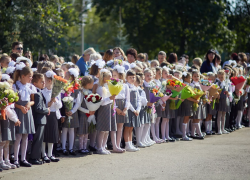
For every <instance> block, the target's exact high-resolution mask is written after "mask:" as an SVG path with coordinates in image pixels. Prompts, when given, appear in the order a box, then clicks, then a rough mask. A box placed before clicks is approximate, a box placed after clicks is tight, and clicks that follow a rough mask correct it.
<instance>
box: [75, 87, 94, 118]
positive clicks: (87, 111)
mask: <svg viewBox="0 0 250 180" xmlns="http://www.w3.org/2000/svg"><path fill="white" fill-rule="evenodd" d="M80 93H82V94H83V95H82V96H81V104H82V101H85V100H84V99H85V95H86V94H87V93H88V95H89V94H90V93H91V91H90V90H88V89H84V88H83V89H82V90H81V91H80ZM78 110H79V111H82V112H83V113H89V110H88V109H85V108H83V107H82V106H81V105H80V106H79V108H78Z"/></svg>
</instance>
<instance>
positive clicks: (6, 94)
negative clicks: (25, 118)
mask: <svg viewBox="0 0 250 180" xmlns="http://www.w3.org/2000/svg"><path fill="white" fill-rule="evenodd" d="M18 100H19V96H18V93H17V92H14V91H13V90H12V89H11V87H10V84H9V83H8V82H0V110H1V118H2V119H3V120H6V113H5V109H6V107H7V106H8V105H11V104H12V103H15V102H17V101H18Z"/></svg>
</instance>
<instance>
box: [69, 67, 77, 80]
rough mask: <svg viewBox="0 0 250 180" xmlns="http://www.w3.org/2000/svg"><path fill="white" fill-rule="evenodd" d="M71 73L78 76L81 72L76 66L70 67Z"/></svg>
mask: <svg viewBox="0 0 250 180" xmlns="http://www.w3.org/2000/svg"><path fill="white" fill-rule="evenodd" d="M69 74H70V75H73V76H74V77H75V78H77V77H78V76H79V72H78V70H77V69H76V68H70V69H69Z"/></svg>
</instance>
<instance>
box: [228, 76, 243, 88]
mask: <svg viewBox="0 0 250 180" xmlns="http://www.w3.org/2000/svg"><path fill="white" fill-rule="evenodd" d="M231 81H232V83H233V84H234V85H235V89H238V90H240V89H242V88H243V86H244V85H245V82H246V79H245V78H244V77H243V76H240V77H232V78H231Z"/></svg>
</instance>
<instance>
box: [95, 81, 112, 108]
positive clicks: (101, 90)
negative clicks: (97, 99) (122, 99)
mask: <svg viewBox="0 0 250 180" xmlns="http://www.w3.org/2000/svg"><path fill="white" fill-rule="evenodd" d="M96 93H97V94H99V95H100V96H102V104H101V106H105V105H107V104H110V103H112V102H113V100H111V99H110V98H109V97H110V96H111V94H110V92H109V88H108V84H107V83H105V84H104V85H103V86H100V85H99V86H98V87H97V89H96Z"/></svg>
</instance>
